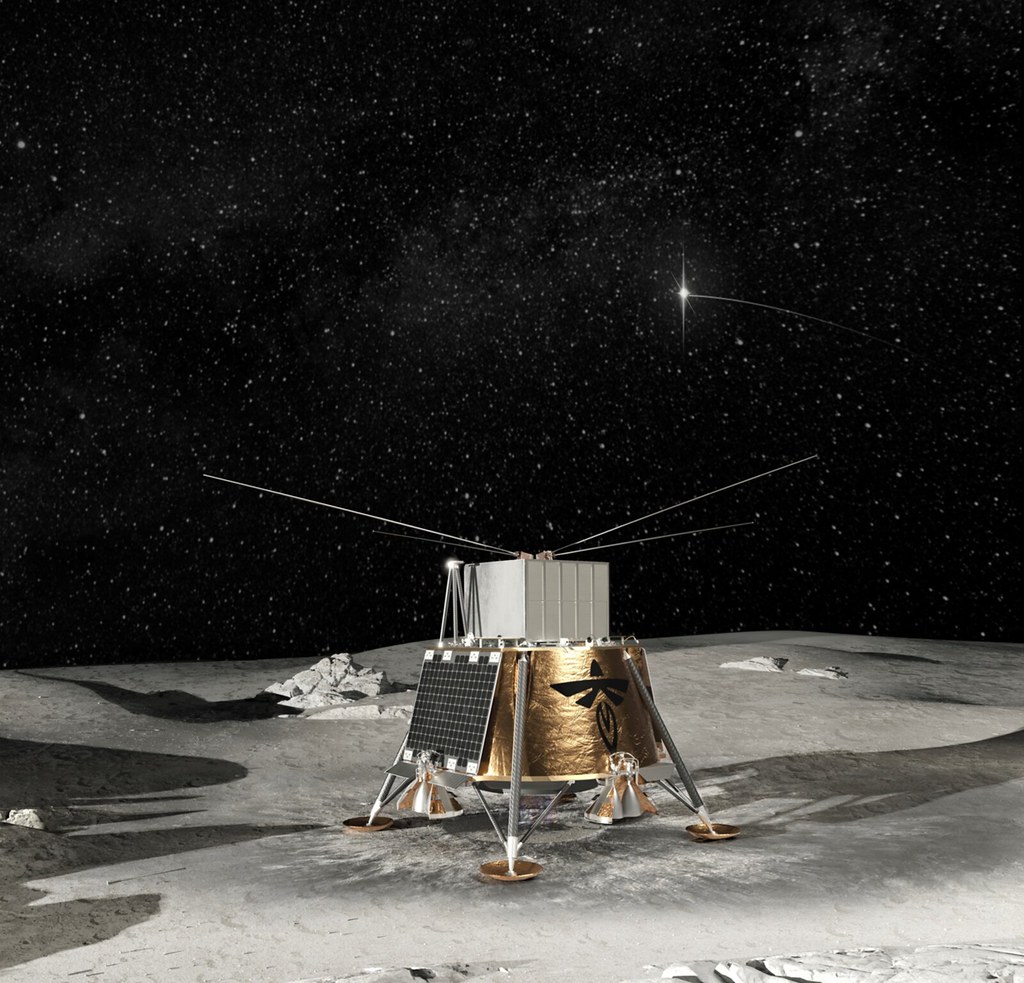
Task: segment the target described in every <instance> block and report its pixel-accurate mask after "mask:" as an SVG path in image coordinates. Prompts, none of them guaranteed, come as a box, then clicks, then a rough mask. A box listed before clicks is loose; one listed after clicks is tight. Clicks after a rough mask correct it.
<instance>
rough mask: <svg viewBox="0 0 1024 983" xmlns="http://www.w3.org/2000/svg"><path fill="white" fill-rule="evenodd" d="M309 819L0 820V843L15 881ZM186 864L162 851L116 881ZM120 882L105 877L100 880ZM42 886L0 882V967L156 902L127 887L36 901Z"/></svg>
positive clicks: (116, 924)
mask: <svg viewBox="0 0 1024 983" xmlns="http://www.w3.org/2000/svg"><path fill="white" fill-rule="evenodd" d="M317 828H320V827H317V826H311V825H298V824H291V825H281V826H255V825H250V824H238V825H221V826H186V827H179V828H173V827H172V828H169V829H153V830H141V831H140V830H136V831H133V832H125V833H94V834H90V835H87V836H74V837H68V836H64V835H61V834H59V833H50V832H46V831H44V830H37V829H25V828H23V827H18V826H6V825H3V826H0V848H2V849H3V850H5V851H9V852H15V851H16V852H17V853H18V854H20V855H21V856H22V857H25V858H26V859H25V862H24V868H23V871H22V874H21V876H20V880H22V881H34V880H41V879H43V878H46V877H52V876H55V875H64V874H70V873H73V872H75V871H79V870H86V869H89V868H93V867H102V866H109V865H112V864H122V863H130V862H132V861H138V860H148V859H150V858H160V857H167V858H173V857H175V855H176V854H182V853H188V852H191V851H193V850H203V849H207V848H209V847H218V846H224V845H227V844H233V843H243V842H246V841H249V840H256V839H262V838H263V837H268V836H281V835H284V834H287V833H301V832H306V831H308V830H310V829H317ZM188 866H189V865H188V864H185V863H182V862H181V860H177V861H175V860H174V859H169V860H168V861H167V863H166V864H162V865H161V867H162V868H163V867H166V868H167V869H162V870H160V871H157V872H146V873H142V874H137V875H132V876H126V877H125V878H124V881H126V882H127V881H133V882H135V881H138V882H143V883H145V882H146V881H149V883H150V884H153V883H158V881H157V880H156V879H157V878H158V877H160V876H161V875H163V876H174V875H175V874H177V873H179V872H180V871H182V870H186V871H187V870H188ZM119 883H121V881H119V880H118V879H116V878H115V879H113V880H108V881H107V884H108V885H116V884H119ZM43 899H45V893H44V892H42V891H39V890H38V889H35V888H28V887H25V886H23V885H21V884H19V885H15V886H11V887H8V888H6V889H5V890H4V892H3V896H2V897H0V925H3V926H10V927H5V928H4V929H3V930H0V968H3V967H6V966H14V965H18V964H19V963H21V962H24V961H25V960H27V959H37V958H39V957H41V956H47V955H51V954H52V953H55V952H60V951H63V950H65V949H74V948H78V947H80V946H83V945H89V944H91V943H93V942H99V941H102V940H104V939H109V938H112V937H113V936H115V935H117V934H118V933H119V932H122V931H124V929H126V928H129V927H130V926H132V925H137V924H139V923H140V922H143V921H145V920H146V919H147V918H149V917H150V916H152V915H154V914H156V912H157V911H158V910H159V901H160V895H159V894H152V893H151V894H133V895H126V896H123V897H116V898H76V899H74V900H72V901H60V902H55V903H52V904H40V903H39V902H40V901H41V900H43Z"/></svg>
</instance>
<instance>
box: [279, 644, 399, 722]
mask: <svg viewBox="0 0 1024 983" xmlns="http://www.w3.org/2000/svg"><path fill="white" fill-rule="evenodd" d="M395 689H396V687H395V686H394V685H393V684H392V683H391V682H390V681H389V680H388V677H387V673H385V672H384V671H383V670H381V669H372V668H366V667H364V666H361V665H359V663H358V662H354V661H353V659H352V656H350V655H349V654H348V653H347V652H341V653H338V654H337V655H331V656H328V657H327V658H324V659H321V660H320V661H319V662H318V663H317V664H316V665H315V666H312V667H310V668H309V669H305V670H303V671H302V672H300V673H298V674H296V675H294V676H292V677H291V679H286V680H285V681H284V682H283V683H274V684H272V685H270V686H268V687H267V688H266V689H265V690H264V692H265V693H271V694H274V695H275V696H283V697H284V698H285V699H284V700H282V701H280V702H279V703H278V706H285V707H297V708H299V709H302V710H306V709H309V708H312V707H330V706H338V705H341V704H345V703H353V702H355V701H356V700H362V699H365V698H366V697H368V696H380V695H381V694H383V693H392V692H394V691H395Z"/></svg>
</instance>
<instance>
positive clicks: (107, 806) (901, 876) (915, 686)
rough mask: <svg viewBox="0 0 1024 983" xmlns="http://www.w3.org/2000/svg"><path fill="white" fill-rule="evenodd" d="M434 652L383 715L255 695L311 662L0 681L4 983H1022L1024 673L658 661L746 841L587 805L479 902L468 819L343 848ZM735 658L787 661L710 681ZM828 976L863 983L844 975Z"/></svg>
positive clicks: (865, 651)
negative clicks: (534, 866) (597, 816)
mask: <svg viewBox="0 0 1024 983" xmlns="http://www.w3.org/2000/svg"><path fill="white" fill-rule="evenodd" d="M424 644H427V645H429V644H430V643H419V642H415V643H409V644H405V645H395V646H391V647H388V648H383V649H377V650H374V651H371V652H362V653H358V654H356V658H357V661H358V663H360V664H361V665H363V666H366V667H372V668H373V669H375V670H383V671H384V672H385V673H386V674H387V678H388V679H389V680H390V681H392V682H393V683H394V684H397V686H398V687H399V690H400V691H398V692H391V693H387V694H385V695H382V696H377V697H367V698H365V699H363V700H359V701H357V702H355V703H352V704H349V705H347V706H346V707H343V708H341V709H340V710H324V709H323V708H319V707H314V708H308V709H305V710H300V709H299V708H297V707H290V708H289V707H281V706H280V705H278V703H277V702H275V700H274V699H273V698H272V697H269V696H268V695H266V694H264V695H263V696H260V695H259V694H261V693H262V692H263V691H264V690H266V688H267V687H268V686H271V685H272V684H274V683H277V682H280V681H281V680H285V679H289V678H290V677H293V676H295V675H296V674H297V673H299V672H301V671H303V670H306V669H309V668H310V667H311V666H313V665H315V664H316V663H317V662H318V661H319V660H320V659H321V658H322V657H323V656H324V654H325V653H316V652H314V653H304V654H302V655H299V656H296V657H295V658H292V659H278V660H263V661H248V662H245V661H242V662H218V663H209V662H207V663H194V662H192V663H189V662H178V663H160V664H141V665H112V666H81V667H72V668H68V667H65V668H52V669H31V670H7V671H4V672H2V673H0V719H2V720H3V730H2V736H0V813H2V815H3V816H6V817H7V818H8V821H7V822H6V823H3V824H0V979H3V980H18V981H22V980H24V981H36V980H40V981H42V980H79V979H83V980H85V979H89V980H91V979H98V980H100V981H102V983H118V981H139V980H160V981H176V983H177V981H180V983H192V981H195V983H198V981H217V983H231V981H273V983H288V981H294V980H303V979H308V980H310V979H318V980H336V979H341V978H346V977H356V978H358V979H366V980H379V981H381V983H384V981H389V983H390V981H391V980H399V979H413V980H414V979H429V978H435V979H439V980H444V979H453V980H454V979H465V980H477V981H482V980H509V981H548V980H588V981H595V983H605V981H606V983H618V981H621V980H646V979H651V980H653V979H659V978H662V977H663V976H665V977H666V978H670V977H672V976H676V977H677V978H686V972H691V974H692V977H693V978H696V979H712V978H714V977H713V975H711V974H713V973H714V971H715V967H716V966H719V967H722V969H723V970H724V971H734V973H735V975H734V977H733V978H735V979H747V978H749V979H757V978H759V977H757V976H755V975H749V974H756V973H760V974H761V977H762V978H763V977H767V976H768V975H769V974H772V973H775V974H776V975H778V974H781V973H784V972H785V973H788V972H789V971H790V970H792V971H793V972H798V971H806V967H807V966H808V965H812V966H813V965H815V963H814V958H818V960H819V963H820V964H821V965H824V966H826V967H828V966H832V969H831V970H829V972H832V974H833V975H832V977H829V978H835V979H847V978H848V979H851V980H852V979H855V978H856V979H866V978H871V979H877V980H884V979H890V978H893V979H895V978H897V977H896V976H895V975H894V974H896V973H897V972H903V973H904V976H903V977H902V978H903V979H905V980H909V979H920V980H925V979H942V978H950V979H964V980H966V979H985V978H988V979H1005V980H1007V981H1009V980H1013V979H1018V978H1020V977H1019V976H1015V975H1013V974H1015V973H1021V972H1024V969H1021V968H1020V967H1021V965H1022V962H1021V960H1022V958H1024V957H1020V952H1021V949H1020V943H1021V941H1022V940H1024V901H1022V899H1024V809H1022V808H1021V806H1022V803H1024V673H1022V671H1021V665H1022V658H1024V651H1022V648H1024V647H1022V646H1020V645H1016V644H998V643H983V642H961V641H922V640H913V639H906V638H882V637H865V636H851V635H833V634H815V633H811V632H798V631H794V632H785V631H778V632H761V633H743V634H734V635H720V636H692V637H678V638H660V639H655V640H649V641H647V642H646V648H647V652H648V656H649V661H650V668H651V674H652V678H653V683H654V690H655V697H656V699H657V701H658V704H659V706H660V708H661V711H662V714H663V716H664V717H665V720H666V723H667V725H668V727H669V729H670V730H671V732H672V735H673V737H674V739H675V742H676V744H677V745H678V747H679V748H680V750H681V752H682V754H683V756H684V758H685V759H686V761H687V764H688V766H689V768H690V770H691V772H692V773H693V777H694V779H695V780H696V782H697V784H698V786H699V787H700V789H701V790H702V793H703V796H704V798H705V800H706V802H707V804H708V807H709V809H710V812H711V815H712V817H713V818H714V820H715V821H716V822H721V823H727V824H731V825H734V826H737V827H739V828H740V830H741V835H740V836H738V837H737V838H735V839H730V840H725V841H721V842H711V843H699V842H696V841H694V840H693V839H691V837H690V836H689V835H688V834H687V832H686V827H687V825H691V824H692V823H693V817H692V815H691V814H690V813H689V812H688V811H687V810H686V809H684V808H683V807H682V806H681V805H680V804H678V803H677V802H675V801H674V800H673V799H672V798H671V797H670V796H668V795H666V794H665V793H664V792H663V791H662V790H661V789H657V788H655V789H654V790H653V791H651V793H650V794H651V798H652V800H653V801H654V803H655V805H656V806H657V808H658V814H657V815H654V816H647V817H644V818H641V819H635V820H627V821H624V822H622V823H618V824H616V825H614V826H597V825H594V824H591V823H587V822H585V821H584V820H583V818H582V813H583V810H584V809H585V807H586V805H587V804H588V803H589V800H590V793H588V794H581V795H580V796H578V797H577V798H576V799H575V800H570V801H568V802H565V803H563V804H560V805H559V806H558V807H557V808H556V809H555V810H554V812H553V813H552V814H551V816H550V817H549V821H546V822H545V823H544V824H543V825H542V826H541V827H539V828H538V830H537V832H536V833H535V834H534V836H533V837H532V838H531V839H530V841H529V844H528V845H527V848H526V853H527V854H528V856H529V858H530V859H531V860H535V861H537V862H539V863H540V864H542V865H543V871H542V872H541V874H540V876H538V877H536V878H535V879H533V880H530V881H526V882H522V883H511V884H508V883H495V882H490V881H485V880H483V879H482V878H481V877H480V875H479V867H480V865H481V864H482V863H485V862H487V861H491V860H496V859H498V858H500V856H501V849H500V847H499V844H498V842H497V840H496V838H495V836H494V833H493V830H492V829H491V828H490V825H489V823H488V821H487V819H486V816H485V815H484V814H483V812H482V811H481V808H480V805H479V803H478V802H477V801H476V796H475V795H474V794H473V793H472V792H469V793H468V794H463V795H461V796H460V798H461V801H462V805H463V806H464V808H465V814H464V815H462V816H460V817H459V818H456V819H451V820H447V821H442V822H428V821H427V820H426V819H425V818H423V817H420V816H414V815H410V814H409V813H400V812H397V811H396V810H394V808H393V807H389V808H388V809H387V810H386V813H387V814H388V815H390V816H392V817H393V818H394V819H395V820H396V822H395V824H394V826H393V827H392V828H391V829H390V830H387V831H385V832H382V833H377V834H364V835H352V834H346V833H344V832H343V831H342V829H343V828H342V822H343V820H344V819H346V818H349V817H352V816H359V815H366V814H367V813H368V811H369V807H370V804H371V803H372V801H373V799H374V797H375V796H376V793H377V791H378V788H379V786H380V783H381V779H382V774H383V769H384V768H386V767H387V766H388V765H389V764H390V763H391V761H392V759H393V757H394V755H395V752H396V750H397V748H398V747H399V745H400V743H401V741H402V738H403V736H404V734H405V730H406V728H407V726H408V719H409V718H408V710H409V709H410V708H411V707H412V705H413V702H414V700H415V695H416V694H415V690H413V689H407V690H404V691H403V690H401V687H402V686H412V685H414V684H415V683H416V681H417V677H418V670H419V666H420V663H421V659H422V654H423V647H424ZM750 659H760V660H769V659H771V660H778V659H781V660H785V661H784V662H783V663H781V666H782V668H781V671H777V672H738V671H735V670H734V669H730V668H723V663H738V662H745V661H747V660H750ZM803 670H838V672H831V673H824V674H818V673H814V672H812V673H807V672H804V671H803ZM843 673H845V676H844V675H842V674H843ZM356 708H358V712H356ZM39 827H41V828H39ZM872 951H873V954H872ZM841 952H845V953H847V954H848V956H847V957H843V958H846V959H847V964H848V966H849V967H853V969H851V970H850V972H854V971H856V972H861V973H862V974H863V973H867V972H868V971H869V970H870V972H873V973H875V974H876V975H874V976H870V977H867V976H864V975H861V976H859V977H858V976H853V975H848V976H846V977H844V976H842V975H841V973H842V972H845V970H842V962H843V959H842V958H840V957H838V956H836V955H835V954H836V953H841ZM815 953H817V954H819V956H818V957H814V958H812V957H811V956H809V955H808V954H815ZM907 953H925V956H922V957H921V958H922V959H924V960H925V962H924V963H921V965H922V966H924V967H925V968H922V969H921V970H920V973H918V975H914V972H911V975H910V976H907V975H905V974H906V973H907V972H908V970H906V968H905V967H906V965H910V964H908V963H906V958H909V957H907V955H906V954H907ZM950 953H952V954H953V955H952V956H950V957H949V958H948V959H947V958H946V955H948V954H950ZM1014 953H1016V955H1015V954H1014ZM801 954H803V955H801ZM822 954H823V955H822ZM943 954H946V955H943ZM901 959H903V960H904V961H903V962H902V963H901V962H900V960H901ZM887 960H888V962H887ZM929 960H930V962H929ZM943 960H945V961H943ZM1015 960H1016V961H1015ZM997 964H998V966H997ZM836 966H839V969H836V968H835V967H836ZM886 966H889V967H891V970H892V971H891V972H889V971H888V970H886V969H885V967H886ZM901 966H902V967H904V968H902V969H900V967H901ZM1015 966H1016V967H1018V968H1016V969H1015V968H1014V967H1015ZM729 967H732V968H733V969H732V970H729ZM800 967H804V969H803V970H801V968H800ZM986 967H987V968H986ZM992 967H995V969H993V968H992ZM1000 967H1002V968H1000ZM815 972H817V971H816V970H815ZM822 972H824V970H823V971H822ZM915 972H916V971H915ZM985 972H987V973H988V976H987V977H986V976H984V975H982V974H983V973H985ZM933 973H934V974H938V975H927V974H933ZM972 974H973V975H972ZM1000 974H1008V975H1000ZM723 978H725V977H723ZM792 978H807V979H812V978H825V977H824V976H820V975H819V976H814V975H805V976H804V977H792Z"/></svg>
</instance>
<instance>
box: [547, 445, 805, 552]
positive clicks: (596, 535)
mask: <svg viewBox="0 0 1024 983" xmlns="http://www.w3.org/2000/svg"><path fill="white" fill-rule="evenodd" d="M817 456H818V455H817V454H811V455H810V456H808V457H802V458H800V460H799V461H790V462H789V464H783V465H781V466H779V467H777V468H772V469H771V471H762V472H761V474H755V475H751V476H750V477H749V478H743V479H742V480H741V481H734V482H733V483H732V484H731V485H723V486H722V487H721V488H716V489H715V490H714V491H709V492H704V493H703V494H702V495H694V497H693V498H688V499H686V501H685V502H676V504H675V505H669V506H667V507H666V508H663V509H658V511H657V512H649V513H648V514H647V515H642V516H640V518H639V519H629V520H628V521H626V522H620V523H619V525H617V526H612V527H611V529H605V530H604V532H596V533H594V535H593V536H585V537H584V538H583V539H577V540H576V541H575V542H574V543H566V544H565V546H563V547H562V548H561V549H557V550H555V551H554V552H555V554H556V555H558V554H559V553H561V552H562V550H564V549H568V548H569V547H570V546H579V545H580V543H589V542H590V541H591V540H592V539H598V538H599V537H601V536H607V535H608V533H610V532H618V530H619V529H625V528H626V526H634V525H636V524H637V523H638V522H643V521H644V520H645V519H653V518H654V516H656V515H664V514H665V513H666V512H671V511H672V510H673V509H679V508H682V507H683V506H684V505H689V504H690V503H691V502H696V501H699V500H700V499H702V498H708V497H710V496H711V495H717V494H718V493H719V492H724V491H728V490H729V489H730V488H736V487H737V486H738V485H745V484H746V483H747V482H748V481H757V479H758V478H766V477H767V476H768V475H770V474H775V472H776V471H785V470H786V468H793V467H796V465H798V464H803V463H804V462H805V461H813V460H814V459H815V458H816V457H817Z"/></svg>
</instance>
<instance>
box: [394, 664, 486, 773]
mask: <svg viewBox="0 0 1024 983" xmlns="http://www.w3.org/2000/svg"><path fill="white" fill-rule="evenodd" d="M500 665H501V653H500V652H489V651H486V650H474V651H469V650H461V651H460V650H453V649H444V650H436V649H427V651H426V653H425V654H424V657H423V670H422V672H421V674H420V682H419V687H418V689H417V692H416V705H415V706H414V707H413V712H412V722H411V724H410V726H409V740H408V742H407V744H406V748H405V751H404V752H403V757H404V758H405V760H406V761H413V760H415V758H416V756H417V755H418V754H419V753H420V752H422V751H428V752H431V753H433V754H436V755H438V756H439V757H440V758H441V760H442V761H443V762H444V764H445V767H447V768H448V769H449V770H452V771H461V772H466V773H468V774H471V775H472V774H476V772H477V770H478V768H479V765H480V760H481V758H482V757H483V750H484V747H483V745H484V741H485V740H486V737H487V724H488V722H489V721H490V718H491V707H492V705H493V703H494V690H495V686H496V684H497V680H498V669H499V667H500Z"/></svg>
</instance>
